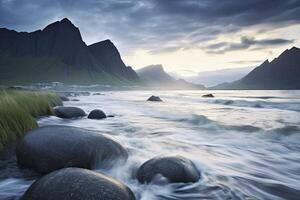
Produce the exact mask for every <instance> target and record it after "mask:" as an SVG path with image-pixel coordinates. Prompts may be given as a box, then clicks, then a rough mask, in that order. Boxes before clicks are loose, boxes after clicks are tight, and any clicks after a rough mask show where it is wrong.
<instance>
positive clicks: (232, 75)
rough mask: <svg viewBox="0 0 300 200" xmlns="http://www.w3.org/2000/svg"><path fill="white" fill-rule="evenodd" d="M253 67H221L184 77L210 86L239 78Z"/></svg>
mask: <svg viewBox="0 0 300 200" xmlns="http://www.w3.org/2000/svg"><path fill="white" fill-rule="evenodd" d="M253 68H254V67H243V68H231V69H221V70H215V71H205V72H199V73H198V74H197V75H196V76H192V77H187V78H185V79H186V80H187V81H190V82H192V83H196V84H203V85H205V86H207V87H212V86H215V85H218V84H221V83H223V82H231V81H235V80H239V79H241V78H242V77H244V76H245V75H247V74H248V73H249V72H250V71H251V70H253Z"/></svg>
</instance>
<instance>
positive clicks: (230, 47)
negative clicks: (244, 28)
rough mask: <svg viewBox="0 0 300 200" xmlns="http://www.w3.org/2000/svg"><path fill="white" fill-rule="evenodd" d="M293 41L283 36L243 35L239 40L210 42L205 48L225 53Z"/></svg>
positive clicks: (209, 50)
mask: <svg viewBox="0 0 300 200" xmlns="http://www.w3.org/2000/svg"><path fill="white" fill-rule="evenodd" d="M293 42H294V40H286V39H281V38H275V39H260V40H257V39H255V38H254V37H246V36H243V37H241V38H240V41H239V42H231V43H230V42H219V43H214V44H209V45H207V46H205V47H204V49H206V52H207V53H210V54H223V53H226V52H229V51H237V50H244V49H249V48H252V47H253V48H255V49H257V48H259V49H261V48H264V47H270V46H278V45H285V44H291V43H293Z"/></svg>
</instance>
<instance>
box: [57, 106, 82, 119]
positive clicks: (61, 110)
mask: <svg viewBox="0 0 300 200" xmlns="http://www.w3.org/2000/svg"><path fill="white" fill-rule="evenodd" d="M54 113H55V115H56V116H57V117H60V118H67V119H69V118H76V117H83V116H86V114H85V112H84V111H83V110H82V109H81V108H77V107H67V106H59V107H56V108H54Z"/></svg>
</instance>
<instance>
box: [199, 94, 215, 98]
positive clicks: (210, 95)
mask: <svg viewBox="0 0 300 200" xmlns="http://www.w3.org/2000/svg"><path fill="white" fill-rule="evenodd" d="M202 97H210V98H213V97H215V96H214V95H213V94H205V95H202Z"/></svg>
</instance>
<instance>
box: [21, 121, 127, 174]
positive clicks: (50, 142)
mask: <svg viewBox="0 0 300 200" xmlns="http://www.w3.org/2000/svg"><path fill="white" fill-rule="evenodd" d="M16 154H17V159H18V164H19V165H21V166H24V167H27V168H32V169H34V170H35V171H37V172H39V173H49V172H51V171H54V170H57V169H61V168H66V167H80V168H87V169H98V168H110V167H112V166H113V165H115V164H116V163H119V162H125V161H126V160H127V157H128V153H127V151H126V149H125V148H124V147H123V146H121V145H120V144H119V143H117V142H116V141H114V140H112V139H110V138H108V137H105V136H103V135H101V134H100V133H95V132H92V131H89V130H85V129H80V128H75V127H70V126H46V127H42V128H36V129H34V130H32V131H30V132H28V133H27V134H26V135H25V136H24V137H23V138H22V139H21V140H20V141H19V142H18V144H17V148H16Z"/></svg>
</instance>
